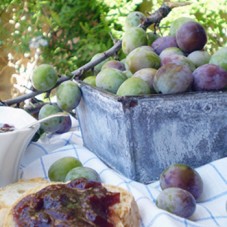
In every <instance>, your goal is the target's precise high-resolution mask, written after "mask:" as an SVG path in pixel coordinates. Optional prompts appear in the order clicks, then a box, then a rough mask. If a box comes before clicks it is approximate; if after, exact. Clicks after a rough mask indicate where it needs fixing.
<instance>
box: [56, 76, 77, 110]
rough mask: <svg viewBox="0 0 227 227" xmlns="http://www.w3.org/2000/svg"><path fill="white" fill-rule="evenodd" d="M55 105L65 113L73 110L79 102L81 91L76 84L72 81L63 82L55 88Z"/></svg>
mask: <svg viewBox="0 0 227 227" xmlns="http://www.w3.org/2000/svg"><path fill="white" fill-rule="evenodd" d="M56 96H57V104H58V106H59V107H60V108H61V109H62V110H65V111H67V112H70V111H72V110H73V109H75V108H76V107H77V106H78V105H79V102H80V100H81V91H80V87H79V86H78V84H77V83H76V82H74V81H71V80H69V81H65V82H63V83H61V84H60V85H59V86H58V88H57V93H56Z"/></svg>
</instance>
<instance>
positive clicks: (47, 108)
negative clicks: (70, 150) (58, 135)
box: [38, 103, 65, 133]
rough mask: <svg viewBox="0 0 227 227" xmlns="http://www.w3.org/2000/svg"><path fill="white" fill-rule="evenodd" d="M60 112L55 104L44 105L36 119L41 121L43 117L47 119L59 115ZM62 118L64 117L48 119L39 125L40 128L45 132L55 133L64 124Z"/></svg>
mask: <svg viewBox="0 0 227 227" xmlns="http://www.w3.org/2000/svg"><path fill="white" fill-rule="evenodd" d="M60 112H62V110H61V109H60V108H59V107H58V105H57V104H56V103H51V104H49V103H46V104H45V105H43V106H42V107H41V108H40V111H39V114H38V119H39V120H40V119H43V118H45V117H48V116H50V115H52V114H56V113H60ZM64 118H65V117H55V118H51V119H48V120H46V121H44V122H42V123H41V125H40V127H41V129H42V130H44V131H45V132H48V133H49V132H51V133H52V132H56V131H58V130H60V129H61V128H62V125H63V124H64Z"/></svg>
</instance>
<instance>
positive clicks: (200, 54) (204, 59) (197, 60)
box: [187, 50, 227, 67]
mask: <svg viewBox="0 0 227 227" xmlns="http://www.w3.org/2000/svg"><path fill="white" fill-rule="evenodd" d="M226 54H227V53H226ZM187 58H188V59H189V60H190V61H191V62H192V63H193V64H194V65H195V66H196V67H199V66H201V65H205V64H208V63H209V61H210V55H209V54H208V52H207V51H205V50H195V51H193V52H191V53H190V54H189V55H188V56H187Z"/></svg>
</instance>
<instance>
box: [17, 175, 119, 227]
mask: <svg viewBox="0 0 227 227" xmlns="http://www.w3.org/2000/svg"><path fill="white" fill-rule="evenodd" d="M119 202H120V193H113V192H108V191H107V190H106V188H104V187H103V186H102V184H101V183H99V182H95V181H88V180H86V179H84V178H80V179H75V180H73V181H71V182H69V183H67V184H54V185H49V186H47V187H45V188H43V189H41V190H40V191H38V192H36V193H34V194H30V195H28V196H26V197H24V198H23V199H22V200H20V202H19V203H18V204H17V205H16V206H15V207H14V209H13V218H14V221H15V223H16V226H19V227H20V226H21V227H22V226H23V227H26V226H35V227H41V226H42V227H45V226H59V227H60V226H61V227H70V226H77V227H90V226H102V227H113V226H114V225H113V224H112V223H111V221H110V218H109V217H110V215H111V210H110V209H109V208H110V207H111V206H112V205H114V204H116V203H119Z"/></svg>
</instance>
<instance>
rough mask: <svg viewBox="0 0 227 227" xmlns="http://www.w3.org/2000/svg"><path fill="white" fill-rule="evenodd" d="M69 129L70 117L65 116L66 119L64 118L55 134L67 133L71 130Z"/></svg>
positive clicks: (70, 125)
mask: <svg viewBox="0 0 227 227" xmlns="http://www.w3.org/2000/svg"><path fill="white" fill-rule="evenodd" d="M71 127H72V120H71V117H70V116H66V117H64V119H63V121H62V123H61V125H60V128H59V129H58V130H57V131H56V132H55V133H57V134H62V133H65V132H68V131H69V130H70V129H71Z"/></svg>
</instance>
